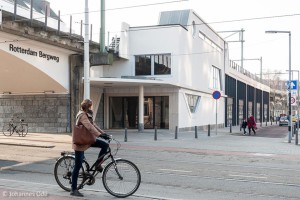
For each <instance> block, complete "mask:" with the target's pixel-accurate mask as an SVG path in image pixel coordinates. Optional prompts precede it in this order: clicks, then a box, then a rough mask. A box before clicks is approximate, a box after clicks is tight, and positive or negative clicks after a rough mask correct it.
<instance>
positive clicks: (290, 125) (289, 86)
mask: <svg viewBox="0 0 300 200" xmlns="http://www.w3.org/2000/svg"><path fill="white" fill-rule="evenodd" d="M265 33H288V34H289V85H288V93H289V95H288V98H289V101H288V102H289V128H288V131H289V141H288V142H289V143H291V140H292V132H291V127H292V116H291V115H292V105H291V85H290V84H291V71H292V69H291V68H292V64H291V31H266V32H265Z"/></svg>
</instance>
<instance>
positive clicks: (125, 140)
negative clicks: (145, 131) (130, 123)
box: [124, 128, 127, 142]
mask: <svg viewBox="0 0 300 200" xmlns="http://www.w3.org/2000/svg"><path fill="white" fill-rule="evenodd" d="M124 142H127V128H125V137H124Z"/></svg>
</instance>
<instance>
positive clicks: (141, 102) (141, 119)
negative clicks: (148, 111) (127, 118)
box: [139, 85, 144, 132]
mask: <svg viewBox="0 0 300 200" xmlns="http://www.w3.org/2000/svg"><path fill="white" fill-rule="evenodd" d="M141 131H144V86H143V85H140V86H139V132H141Z"/></svg>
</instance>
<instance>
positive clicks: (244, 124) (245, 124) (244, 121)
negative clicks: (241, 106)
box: [242, 119, 247, 135]
mask: <svg viewBox="0 0 300 200" xmlns="http://www.w3.org/2000/svg"><path fill="white" fill-rule="evenodd" d="M246 128H247V120H246V119H244V120H243V122H242V129H243V130H244V133H243V134H244V135H246V133H247V132H246Z"/></svg>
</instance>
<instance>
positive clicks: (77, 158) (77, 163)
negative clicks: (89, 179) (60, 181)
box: [71, 151, 84, 190]
mask: <svg viewBox="0 0 300 200" xmlns="http://www.w3.org/2000/svg"><path fill="white" fill-rule="evenodd" d="M83 158H84V151H75V166H74V169H73V173H72V185H71V188H72V190H76V189H77V180H78V175H79V170H80V168H81V166H82V161H83Z"/></svg>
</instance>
